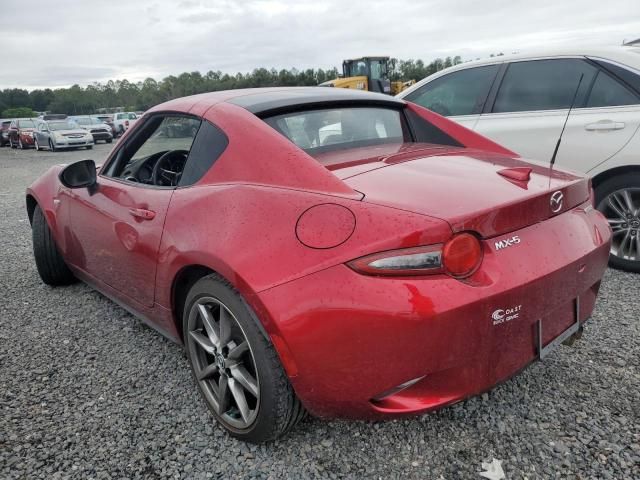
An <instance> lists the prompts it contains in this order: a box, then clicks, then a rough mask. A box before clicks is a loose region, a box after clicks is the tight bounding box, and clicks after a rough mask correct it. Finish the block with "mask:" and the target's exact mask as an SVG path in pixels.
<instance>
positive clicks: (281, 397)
mask: <svg viewBox="0 0 640 480" xmlns="http://www.w3.org/2000/svg"><path fill="white" fill-rule="evenodd" d="M203 308H204V311H205V312H208V315H209V317H208V318H209V319H210V325H211V327H210V328H213V329H214V331H216V329H217V333H216V334H214V336H212V335H210V334H209V333H208V331H207V329H206V327H205V323H204V321H203V318H204V317H203V313H202V312H203ZM223 311H224V312H225V313H224V315H225V317H224V318H225V322H226V323H224V325H226V328H225V327H223V317H222V313H221V312H223ZM182 318H183V335H184V343H185V349H186V352H187V358H188V359H189V363H190V365H191V371H192V373H193V375H194V379H195V381H196V383H197V384H198V388H199V390H200V393H201V394H202V395H203V397H204V399H205V401H206V403H207V406H208V407H209V409H210V410H211V412H212V413H213V414H214V416H215V417H216V419H217V420H218V423H219V424H220V425H222V427H224V429H225V430H227V432H228V433H229V434H231V435H232V436H234V437H236V438H238V439H241V440H244V441H247V442H251V443H261V442H267V441H270V440H274V439H276V438H278V437H280V436H282V435H284V434H286V433H287V432H289V431H290V430H291V429H292V428H293V427H294V426H295V425H296V424H297V423H298V422H299V421H300V420H301V419H302V418H303V417H304V416H305V409H304V407H303V406H302V404H301V403H300V400H298V398H297V397H296V395H295V392H294V391H293V388H292V387H291V384H290V383H289V379H288V378H287V375H286V374H285V372H284V369H283V368H282V366H281V364H280V360H279V358H278V354H277V352H276V350H275V348H274V346H273V345H272V344H271V342H270V340H269V339H268V338H266V337H265V334H263V332H262V330H261V328H260V327H259V326H258V325H257V323H256V322H257V321H258V320H254V318H255V317H254V316H253V315H252V313H251V311H250V310H249V307H248V306H247V304H246V303H245V302H244V301H243V299H242V297H241V296H240V294H239V293H238V292H237V291H236V290H235V289H234V288H233V286H231V284H229V283H228V282H227V281H226V280H224V279H223V278H221V277H219V276H218V275H215V274H212V275H208V276H206V277H203V278H201V279H200V280H198V281H197V282H196V283H195V284H194V286H193V287H192V288H191V290H190V291H189V294H188V295H187V299H186V302H185V309H184V313H183V317H182ZM223 330H226V331H227V332H230V333H229V334H228V335H224V334H223V333H222V332H223ZM195 337H199V338H201V339H202V338H205V341H207V340H206V339H213V340H212V341H210V343H208V345H209V351H205V349H204V348H203V346H202V344H201V343H200V342H199V341H197V340H195ZM225 337H226V338H227V340H224V338H225ZM243 342H246V344H248V348H245V349H244V353H243V354H242V356H241V357H238V356H235V357H234V354H233V353H232V352H234V348H236V347H237V346H238V345H242V344H243ZM238 358H240V359H241V360H240V362H241V363H240V366H241V368H243V369H244V370H243V371H244V374H245V375H244V376H245V378H249V379H250V380H249V383H250V384H251V386H252V387H253V390H254V392H255V393H254V394H252V393H251V389H248V388H247V387H242V385H247V384H248V383H247V381H245V382H241V381H239V380H237V379H238V376H237V373H235V372H234V363H235V362H238V360H237V359H238ZM216 365H217V366H216ZM212 368H213V369H214V370H213V373H211V375H208V376H206V377H204V379H201V380H199V379H198V377H197V374H196V372H200V373H201V374H202V372H204V371H211V369H212ZM205 369H206V370H205ZM221 372H223V373H221ZM225 372H226V373H225ZM223 377H224V378H223ZM254 377H255V378H254ZM201 378H203V377H202V376H201ZM240 380H242V378H240ZM232 383H233V385H232ZM232 387H235V389H236V390H237V389H240V390H241V393H242V395H241V396H240V398H241V399H242V398H244V399H245V400H244V405H245V407H246V408H245V413H246V415H244V414H242V410H243V409H242V408H241V404H240V403H239V402H238V401H237V398H238V397H237V396H236V392H235V391H234V388H232ZM227 389H228V390H230V391H231V393H229V392H228V391H227ZM221 392H225V393H226V395H225V394H224V393H221ZM247 405H248V406H247ZM245 418H246V420H245Z"/></svg>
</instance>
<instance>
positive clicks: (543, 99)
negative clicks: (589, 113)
mask: <svg viewBox="0 0 640 480" xmlns="http://www.w3.org/2000/svg"><path fill="white" fill-rule="evenodd" d="M597 73H598V70H597V69H596V67H594V66H593V65H590V64H589V63H587V62H585V61H583V60H580V59H558V60H532V61H528V62H515V63H512V64H510V65H509V68H508V69H507V72H506V73H505V75H504V78H503V79H502V84H501V85H500V90H499V91H498V95H497V96H496V101H495V103H494V105H493V112H494V113H503V112H526V111H535V110H557V109H564V108H569V107H570V106H571V102H572V100H573V96H574V94H575V92H576V88H577V87H578V82H579V81H580V75H584V77H583V79H582V83H581V84H580V91H579V92H578V96H577V98H576V105H583V103H584V96H585V95H586V92H587V90H588V88H589V85H591V81H592V80H593V78H594V76H595V75H596V74H597Z"/></svg>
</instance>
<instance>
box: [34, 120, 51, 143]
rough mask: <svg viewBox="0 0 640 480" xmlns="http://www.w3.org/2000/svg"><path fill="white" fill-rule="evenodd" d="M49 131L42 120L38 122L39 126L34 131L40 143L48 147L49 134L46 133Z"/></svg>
mask: <svg viewBox="0 0 640 480" xmlns="http://www.w3.org/2000/svg"><path fill="white" fill-rule="evenodd" d="M47 131H48V126H47V124H46V123H44V122H40V123H39V124H38V128H36V131H35V132H34V133H33V134H34V135H35V137H36V140H37V141H38V145H40V146H41V147H47V146H48V145H49V136H48V135H47V134H46V132H47Z"/></svg>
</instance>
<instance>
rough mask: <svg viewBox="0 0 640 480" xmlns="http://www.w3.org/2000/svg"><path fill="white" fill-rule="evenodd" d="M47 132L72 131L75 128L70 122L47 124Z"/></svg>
mask: <svg viewBox="0 0 640 480" xmlns="http://www.w3.org/2000/svg"><path fill="white" fill-rule="evenodd" d="M48 125H49V130H51V131H52V132H55V131H56V130H74V129H75V128H76V126H75V125H74V124H73V123H71V122H49V124H48Z"/></svg>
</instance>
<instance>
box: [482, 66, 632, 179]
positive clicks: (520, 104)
mask: <svg viewBox="0 0 640 480" xmlns="http://www.w3.org/2000/svg"><path fill="white" fill-rule="evenodd" d="M616 84H618V85H617V86H618V88H620V89H621V90H622V91H621V92H620V91H617V90H616V91H615V92H614V91H612V90H611V89H612V86H616ZM578 85H579V87H578ZM634 95H635V94H633V93H632V92H631V91H629V90H628V89H626V87H624V86H623V85H620V84H619V82H617V81H616V80H615V79H613V78H612V77H611V76H610V75H609V74H607V73H606V72H604V71H602V70H600V69H599V68H598V67H597V66H595V65H594V64H592V63H589V62H588V61H587V60H586V59H584V58H556V59H543V60H528V61H518V62H513V63H511V64H509V66H508V68H507V69H506V72H505V74H504V77H503V78H502V81H501V83H500V87H499V89H498V90H497V93H496V95H495V99H493V105H491V106H489V108H485V111H486V113H483V114H482V115H481V116H480V118H479V120H478V122H477V124H476V127H475V130H476V131H477V132H478V133H481V134H483V135H486V136H487V137H489V138H491V139H492V140H494V141H496V142H498V143H500V144H502V145H504V146H506V147H507V148H509V149H511V150H513V151H515V152H517V153H519V154H520V155H522V156H523V157H524V158H531V159H535V160H541V161H546V160H550V159H551V156H552V155H553V151H554V149H555V146H556V143H557V141H558V137H559V136H560V132H561V131H562V126H563V124H564V122H565V119H566V118H567V114H568V112H569V107H570V106H571V104H572V102H573V101H574V97H575V106H574V110H573V112H572V113H571V117H570V118H569V119H568V122H567V128H566V130H565V133H564V135H563V138H562V144H561V147H560V150H559V152H558V156H557V159H556V164H557V165H559V166H564V167H566V168H570V169H573V170H577V171H580V172H585V173H586V172H588V171H589V170H591V169H593V168H594V167H595V166H596V165H598V164H599V163H601V162H603V161H605V160H607V159H608V158H610V157H611V156H613V155H615V153H616V152H617V151H619V150H620V149H621V148H622V147H623V146H624V145H625V144H626V143H627V142H628V141H629V139H631V137H632V136H633V133H634V132H635V130H636V129H637V127H638V122H639V121H640V117H638V115H637V113H636V112H637V107H635V106H631V107H628V106H619V104H620V103H623V104H624V103H634V102H635V100H633V97H634ZM491 100H492V99H490V101H491ZM611 102H613V103H617V104H618V105H616V106H614V107H608V106H605V105H606V104H607V103H611ZM487 110H488V111H487Z"/></svg>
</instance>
